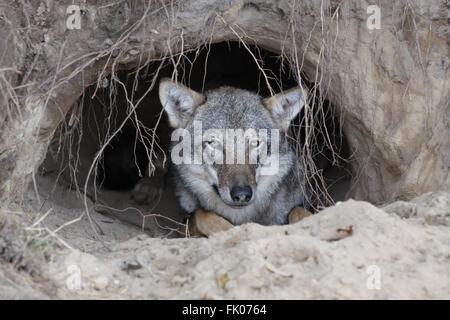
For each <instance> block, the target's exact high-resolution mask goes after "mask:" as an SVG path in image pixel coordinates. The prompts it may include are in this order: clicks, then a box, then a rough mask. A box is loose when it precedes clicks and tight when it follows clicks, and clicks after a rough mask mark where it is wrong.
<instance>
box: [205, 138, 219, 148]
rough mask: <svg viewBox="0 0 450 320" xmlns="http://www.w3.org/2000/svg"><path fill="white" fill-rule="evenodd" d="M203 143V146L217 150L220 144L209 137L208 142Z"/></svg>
mask: <svg viewBox="0 0 450 320" xmlns="http://www.w3.org/2000/svg"><path fill="white" fill-rule="evenodd" d="M204 143H205V145H207V146H209V147H211V148H218V147H219V145H220V142H219V141H218V140H217V139H216V138H215V137H211V138H210V139H209V140H208V141H205V142H204Z"/></svg>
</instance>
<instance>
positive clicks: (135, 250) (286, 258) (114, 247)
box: [0, 188, 450, 299]
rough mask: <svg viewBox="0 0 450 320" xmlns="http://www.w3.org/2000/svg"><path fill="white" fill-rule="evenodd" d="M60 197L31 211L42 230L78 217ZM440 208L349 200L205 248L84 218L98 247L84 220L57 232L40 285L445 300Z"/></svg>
mask: <svg viewBox="0 0 450 320" xmlns="http://www.w3.org/2000/svg"><path fill="white" fill-rule="evenodd" d="M57 189H58V188H57ZM60 191H61V192H62V193H64V195H65V196H64V195H63V194H58V191H54V192H53V193H52V197H51V198H49V199H47V201H46V204H45V205H44V206H43V208H42V210H41V212H47V211H48V209H49V208H53V210H52V212H51V213H50V214H48V216H47V217H46V218H45V219H42V221H41V225H42V226H46V227H48V228H49V229H51V230H54V229H55V228H56V227H57V226H58V225H61V224H62V223H64V222H65V221H69V220H71V219H73V218H74V217H77V216H79V215H80V214H82V213H83V210H84V208H83V207H82V206H81V205H80V203H79V201H75V200H76V197H75V194H74V193H73V192H67V190H66V191H65V192H64V190H60ZM32 197H33V196H32V192H31V193H30V199H31V198H32ZM68 197H74V199H73V202H71V201H70V199H68ZM54 198H59V199H60V200H63V201H64V206H61V205H60V204H58V203H57V202H56V201H55V202H52V201H51V200H52V199H54ZM449 199H450V194H449V193H445V192H441V193H433V194H426V195H424V196H422V197H420V198H418V199H416V200H414V201H412V202H408V203H406V204H405V203H402V202H398V203H394V204H392V205H390V206H387V207H385V208H383V209H379V208H376V207H374V206H372V205H371V204H369V203H366V202H358V201H353V200H349V201H346V202H342V203H339V204H337V205H335V206H333V207H330V208H328V209H326V210H324V211H322V212H320V213H319V214H317V215H314V216H312V217H308V218H306V219H304V220H302V221H301V222H299V223H297V224H295V225H288V226H278V227H263V226H259V225H255V224H248V225H244V226H240V227H234V228H233V229H231V230H229V231H227V232H221V233H218V234H216V235H214V236H212V237H211V238H209V239H206V238H205V239H187V238H181V239H170V238H167V237H166V238H152V237H150V236H149V234H144V233H142V232H141V230H140V229H139V228H137V227H134V226H132V225H130V224H128V223H124V222H122V221H119V220H117V219H114V218H111V217H110V216H105V215H102V214H99V213H95V212H94V211H93V210H92V218H93V219H94V220H95V221H96V223H97V224H98V225H99V226H100V229H101V230H102V233H101V234H100V235H99V239H101V240H102V241H98V240H96V238H95V235H94V232H93V228H92V227H91V223H90V222H89V220H88V219H87V218H86V217H84V218H82V219H81V220H80V221H78V222H76V223H74V224H72V225H70V226H68V227H66V228H63V229H62V230H60V231H59V232H58V233H57V238H54V240H55V241H56V242H59V243H60V242H61V241H63V242H64V243H66V244H67V246H66V248H65V249H63V250H55V251H51V252H52V254H51V258H50V259H49V263H48V265H47V266H46V267H47V269H46V270H45V277H46V278H47V279H48V280H49V283H51V284H52V286H53V288H54V290H52V291H51V294H50V296H51V297H58V298H114V299H115V298H138V299H160V298H164V299H166V298H169V299H174V298H194V299H205V298H211V299H221V298H231V299H236V298H243V299H248V298H250V299H273V298H276V299H318V298H332V299H334V298H337V299H342V298H368V299H382V298H413V299H418V298H447V299H449V298H450V253H449V252H450V232H449V231H450V230H449V227H450V206H449V205H448V204H449V201H450V200H449ZM30 201H31V200H30ZM90 206H91V209H92V204H90ZM166 235H167V233H166ZM68 246H70V249H69V248H68ZM62 247H64V245H62ZM0 278H1V277H0ZM0 286H1V283H0ZM25 291H26V290H25ZM26 292H28V291H26ZM42 297H45V295H43V296H42Z"/></svg>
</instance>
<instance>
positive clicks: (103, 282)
mask: <svg viewBox="0 0 450 320" xmlns="http://www.w3.org/2000/svg"><path fill="white" fill-rule="evenodd" d="M92 283H93V285H94V289H95V290H98V291H102V290H105V289H106V287H107V286H108V284H109V279H108V277H105V276H100V277H97V278H95V279H94V280H92Z"/></svg>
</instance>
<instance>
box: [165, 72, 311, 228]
mask: <svg viewBox="0 0 450 320" xmlns="http://www.w3.org/2000/svg"><path fill="white" fill-rule="evenodd" d="M186 94H187V95H188V96H185V95H186ZM192 97H193V98H192ZM203 97H204V99H201V98H199V93H196V92H194V91H192V90H190V89H189V88H186V87H184V86H182V85H180V84H175V83H174V82H171V81H170V80H163V81H162V82H161V85H160V99H161V101H162V103H163V107H164V109H165V111H166V112H167V113H168V116H169V120H170V123H171V124H172V125H173V126H175V127H179V128H185V129H187V130H189V131H190V132H191V134H192V131H193V123H194V120H198V121H202V130H203V132H205V131H206V130H208V129H213V128H224V129H225V128H226V129H243V130H246V129H248V128H253V129H256V130H258V129H269V130H270V129H280V130H281V132H282V134H281V135H280V138H281V141H280V152H279V161H280V162H279V170H278V172H277V174H275V175H269V176H260V175H258V172H259V171H258V165H256V164H253V165H250V164H222V165H220V164H212V165H209V164H205V163H203V164H180V165H175V166H174V169H173V170H174V176H175V179H176V186H177V195H178V198H179V201H180V204H181V206H182V207H183V208H184V209H185V210H186V211H187V212H189V213H192V212H194V211H195V210H196V209H198V208H203V209H204V210H207V211H213V212H216V213H217V214H219V215H221V216H223V217H224V218H226V219H228V220H229V221H230V222H231V223H233V224H243V223H247V222H257V223H260V224H264V225H270V224H284V223H286V222H287V216H288V214H289V212H290V210H291V209H292V208H294V207H296V206H298V205H303V204H304V202H305V196H304V178H303V169H302V167H301V165H300V164H299V162H298V161H297V158H296V156H295V153H294V152H293V150H292V148H291V147H290V146H289V144H288V142H287V140H286V136H285V132H286V130H287V128H288V126H289V123H290V120H291V119H292V118H294V117H295V116H296V115H297V114H298V112H299V111H300V109H301V107H302V106H303V104H304V101H305V98H304V96H303V91H301V88H294V89H291V90H289V91H286V92H285V93H284V94H283V95H281V94H279V95H277V96H274V97H272V98H267V99H262V98H261V97H260V96H258V95H257V94H255V93H252V92H249V91H245V90H241V89H236V88H232V87H221V88H218V89H215V90H211V91H207V92H205V94H204V95H203ZM177 99H179V101H177ZM186 101H187V102H190V104H189V103H187V102H186ZM194 101H198V103H195V102H194ZM193 144H194V142H192V146H193V147H195V146H194V145H193ZM239 179H240V180H241V181H242V180H245V181H244V182H245V184H248V185H250V186H251V187H252V188H253V190H254V195H253V198H252V201H251V202H250V203H249V204H248V205H245V206H241V207H231V206H230V205H229V203H228V202H229V201H232V200H230V197H229V193H230V188H231V185H232V184H233V183H235V182H236V181H237V180H239ZM214 185H216V186H217V188H216V189H215V188H214Z"/></svg>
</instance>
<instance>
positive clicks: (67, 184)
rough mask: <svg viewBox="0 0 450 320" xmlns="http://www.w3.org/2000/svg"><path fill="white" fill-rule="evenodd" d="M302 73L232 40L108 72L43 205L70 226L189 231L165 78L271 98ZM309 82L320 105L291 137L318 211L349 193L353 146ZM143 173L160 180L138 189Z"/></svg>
mask: <svg viewBox="0 0 450 320" xmlns="http://www.w3.org/2000/svg"><path fill="white" fill-rule="evenodd" d="M298 74H299V73H298V72H296V71H295V70H292V68H291V67H290V64H289V61H286V60H284V59H283V58H282V57H280V56H279V55H277V54H274V53H272V52H269V51H266V50H264V49H262V48H258V47H255V46H248V45H246V46H244V45H243V44H240V43H237V42H227V43H218V44H213V45H210V46H207V47H204V48H201V49H198V50H193V51H191V52H187V53H184V54H183V55H177V56H174V57H171V58H167V59H165V60H164V61H153V62H150V63H147V64H145V65H144V66H139V67H136V66H133V68H131V69H129V70H122V71H119V72H117V73H116V74H115V75H113V76H108V77H104V78H101V79H99V81H98V82H97V83H96V84H94V85H91V86H89V87H87V88H86V90H85V92H84V94H83V95H82V97H80V99H79V103H78V104H77V105H76V106H74V107H73V109H72V111H71V112H70V114H69V115H68V116H67V119H66V121H65V122H64V123H62V124H61V126H60V128H59V129H58V131H57V132H56V134H55V136H54V138H53V140H52V143H51V145H50V147H49V150H48V153H47V157H46V159H45V161H44V163H43V164H42V166H41V168H40V173H39V176H37V177H36V181H35V183H34V188H33V191H34V193H35V194H37V195H38V196H37V200H38V203H39V206H40V211H41V212H48V210H52V217H53V218H51V219H49V221H50V223H51V224H53V227H55V228H61V230H62V229H63V228H72V229H74V228H75V229H76V228H77V223H82V222H83V221H84V222H85V225H84V228H85V229H86V228H88V226H90V227H92V228H94V229H95V233H96V234H97V236H98V235H100V236H101V235H105V233H108V232H117V230H118V229H115V228H112V227H111V225H123V226H126V229H127V230H128V231H127V232H128V233H130V235H131V233H133V232H134V231H133V230H138V231H142V230H145V232H147V233H148V234H150V235H151V236H155V237H176V236H180V234H179V232H178V231H177V230H178V227H179V226H180V225H181V224H183V221H184V219H185V217H186V213H185V212H183V211H182V210H181V208H180V207H179V206H178V203H177V198H176V195H175V190H174V179H176V177H174V176H171V174H170V170H167V169H168V168H169V167H170V152H169V145H170V133H171V129H170V127H169V125H168V121H167V118H166V115H165V114H164V113H163V112H162V107H161V104H160V102H159V98H158V84H159V80H160V79H161V78H163V77H169V78H176V79H177V80H178V81H180V82H182V83H183V84H185V85H187V86H189V87H191V88H192V89H194V90H196V91H205V90H210V89H214V88H217V87H219V86H224V85H228V86H234V87H238V88H242V89H246V90H251V91H254V92H257V93H259V94H260V95H261V96H262V97H266V96H268V95H269V92H270V90H269V88H268V86H269V85H270V86H271V87H272V89H273V90H274V91H275V92H279V91H281V90H284V89H289V88H291V87H294V86H296V85H297V80H296V78H297V75H298ZM303 81H306V82H304V85H305V87H306V88H308V90H309V91H310V92H311V93H313V94H310V96H312V97H313V98H312V99H311V100H310V102H309V108H310V112H308V116H305V114H304V112H302V113H301V114H300V115H299V117H298V118H297V119H296V120H295V121H293V123H292V126H291V127H292V128H291V132H290V138H291V139H290V140H292V143H293V146H294V147H295V149H296V151H297V153H298V155H299V161H302V163H303V164H304V166H305V168H307V172H308V185H309V187H310V188H311V190H313V192H312V193H313V195H314V196H313V197H312V198H311V200H310V202H311V204H310V205H311V207H312V208H313V209H314V210H316V211H317V210H320V209H321V208H323V207H325V206H329V205H331V204H333V203H334V202H336V201H340V200H343V199H345V198H346V193H347V191H348V189H349V182H350V169H349V163H348V159H349V152H348V148H347V144H346V141H345V137H344V135H343V133H342V130H341V123H340V121H339V120H340V118H339V115H338V114H337V113H336V112H335V110H334V107H333V106H332V105H331V104H330V103H329V102H328V101H327V100H326V99H325V98H323V97H321V96H320V94H319V92H320V90H317V87H315V86H314V84H313V83H308V82H307V79H303ZM306 142H307V143H306ZM161 168H163V169H161ZM146 172H151V175H150V177H149V176H148V175H146ZM142 179H147V180H148V181H150V183H148V184H146V187H145V188H146V190H140V192H136V188H137V186H138V185H139V182H140V181H142ZM145 195H148V196H145ZM42 208H45V210H43V209H42ZM86 212H89V214H88V215H87V214H85V213H86ZM76 230H78V231H77V232H87V231H86V230H84V231H79V229H76ZM114 230H115V231H114ZM123 230H124V229H122V231H123ZM121 236H123V237H124V238H126V237H127V236H126V235H121ZM119 238H120V237H119Z"/></svg>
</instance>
